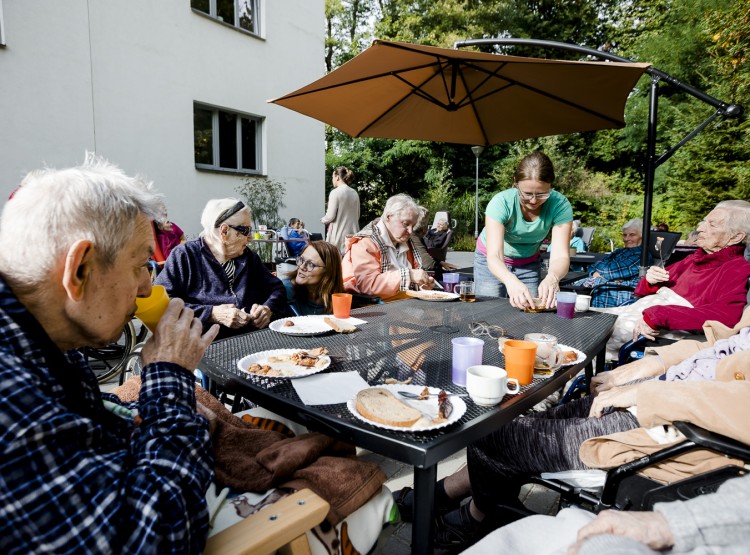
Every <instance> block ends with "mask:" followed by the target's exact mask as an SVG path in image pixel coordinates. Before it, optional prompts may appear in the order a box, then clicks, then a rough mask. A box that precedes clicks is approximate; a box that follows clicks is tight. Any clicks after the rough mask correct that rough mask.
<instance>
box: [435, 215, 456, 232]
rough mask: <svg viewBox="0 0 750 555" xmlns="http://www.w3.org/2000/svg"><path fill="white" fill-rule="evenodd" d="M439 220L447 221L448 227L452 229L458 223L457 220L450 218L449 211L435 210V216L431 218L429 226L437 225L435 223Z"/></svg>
mask: <svg viewBox="0 0 750 555" xmlns="http://www.w3.org/2000/svg"><path fill="white" fill-rule="evenodd" d="M440 220H445V221H446V222H448V229H453V228H454V227H456V225H458V222H456V220H452V219H451V215H450V212H435V217H434V218H433V219H432V225H431V226H430V227H437V223H438V222H439V221H440Z"/></svg>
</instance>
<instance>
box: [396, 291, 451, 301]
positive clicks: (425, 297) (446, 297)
mask: <svg viewBox="0 0 750 555" xmlns="http://www.w3.org/2000/svg"><path fill="white" fill-rule="evenodd" d="M406 294H407V295H408V296H409V297H414V298H415V299H419V300H420V301H432V302H437V303H445V302H449V301H455V300H456V299H458V297H459V295H458V293H446V292H445V291H412V290H409V291H406Z"/></svg>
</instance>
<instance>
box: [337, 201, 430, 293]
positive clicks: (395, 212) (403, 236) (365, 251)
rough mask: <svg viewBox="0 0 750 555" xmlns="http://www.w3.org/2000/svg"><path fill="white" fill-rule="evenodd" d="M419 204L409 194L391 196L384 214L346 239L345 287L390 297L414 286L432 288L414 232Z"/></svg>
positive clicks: (351, 290) (355, 291)
mask: <svg viewBox="0 0 750 555" xmlns="http://www.w3.org/2000/svg"><path fill="white" fill-rule="evenodd" d="M418 217H419V207H418V206H417V203H416V202H414V199H413V198H411V197H410V196H409V195H406V194H398V195H395V196H392V197H391V198H389V199H388V201H387V202H386V203H385V208H384V209H383V216H382V217H381V218H380V219H379V220H378V221H377V222H373V223H372V224H371V225H369V226H367V227H365V228H364V229H363V230H362V231H360V232H359V233H357V234H356V235H354V236H353V237H349V238H347V240H346V252H345V253H344V260H343V262H342V264H343V270H344V288H345V289H346V290H347V291H349V292H352V293H363V294H365V295H377V296H379V297H383V298H387V297H393V296H395V295H396V294H397V293H398V292H399V291H406V290H408V289H412V288H420V287H421V288H422V289H432V288H433V286H434V283H435V281H434V280H433V278H432V277H431V276H430V275H429V274H428V273H427V272H425V271H424V270H423V269H422V258H421V256H420V255H419V252H418V251H417V250H416V248H415V247H414V243H413V242H412V239H411V235H412V232H413V231H414V225H415V224H416V223H417V219H418Z"/></svg>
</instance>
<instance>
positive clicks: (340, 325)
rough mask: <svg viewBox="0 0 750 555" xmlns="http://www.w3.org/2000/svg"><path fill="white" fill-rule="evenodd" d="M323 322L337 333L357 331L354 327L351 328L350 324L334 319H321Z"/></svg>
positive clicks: (327, 317)
mask: <svg viewBox="0 0 750 555" xmlns="http://www.w3.org/2000/svg"><path fill="white" fill-rule="evenodd" d="M323 321H324V322H325V323H326V324H328V325H329V326H331V327H332V328H333V329H334V330H335V331H337V332H339V333H353V332H355V331H357V327H356V326H352V325H351V324H347V323H346V322H342V321H341V320H338V319H336V318H331V317H329V316H326V317H324V318H323Z"/></svg>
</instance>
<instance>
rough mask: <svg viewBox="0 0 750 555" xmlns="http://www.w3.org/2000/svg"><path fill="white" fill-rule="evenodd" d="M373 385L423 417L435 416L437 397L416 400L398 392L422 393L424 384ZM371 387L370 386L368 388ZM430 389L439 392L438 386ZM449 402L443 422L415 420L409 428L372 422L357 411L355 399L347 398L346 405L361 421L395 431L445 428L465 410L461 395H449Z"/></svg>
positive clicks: (430, 417) (428, 418) (429, 418)
mask: <svg viewBox="0 0 750 555" xmlns="http://www.w3.org/2000/svg"><path fill="white" fill-rule="evenodd" d="M374 387H381V388H383V389H388V390H390V391H391V393H393V395H394V396H395V397H396V398H398V399H399V400H401V401H403V402H404V403H406V404H407V405H409V406H411V407H414V408H415V409H417V410H418V411H420V412H421V413H422V414H424V415H425V418H427V420H432V419H434V418H435V417H437V412H438V401H437V397H428V398H427V400H425V401H417V400H416V399H405V398H404V397H401V396H400V395H399V394H398V391H410V392H411V393H417V394H418V393H422V391H423V390H424V388H425V386H423V385H403V384H384V385H378V386H374ZM369 389H372V388H369ZM428 389H429V390H430V393H440V388H439V387H428ZM450 400H451V403H453V412H452V413H451V415H450V416H449V417H448V419H447V420H446V421H445V422H441V423H439V424H422V422H423V421H421V420H420V421H417V423H416V424H414V426H412V427H411V428H403V427H400V426H389V425H388V424H381V423H379V422H373V421H372V420H368V419H367V418H365V417H364V416H362V415H361V414H360V413H359V411H358V410H357V402H356V400H355V399H349V401H347V403H346V406H347V408H348V409H349V412H351V413H352V414H353V415H354V416H355V417H357V418H358V419H360V420H362V421H363V422H367V423H368V424H371V425H372V426H375V427H377V428H383V429H385V430H394V431H396V432H427V431H432V430H439V429H440V428H445V427H446V426H450V425H451V424H453V423H454V422H458V421H459V420H460V419H461V417H462V416H463V415H464V413H465V412H466V403H465V402H464V400H463V399H462V398H461V397H457V396H455V395H451V396H450Z"/></svg>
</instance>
